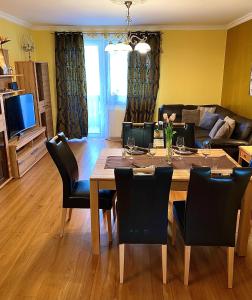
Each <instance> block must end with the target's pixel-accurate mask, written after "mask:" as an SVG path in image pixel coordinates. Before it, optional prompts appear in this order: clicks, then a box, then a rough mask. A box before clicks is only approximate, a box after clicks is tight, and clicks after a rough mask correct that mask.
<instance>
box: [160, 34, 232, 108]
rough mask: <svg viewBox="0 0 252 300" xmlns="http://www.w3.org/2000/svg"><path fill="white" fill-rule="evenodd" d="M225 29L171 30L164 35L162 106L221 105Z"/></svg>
mask: <svg viewBox="0 0 252 300" xmlns="http://www.w3.org/2000/svg"><path fill="white" fill-rule="evenodd" d="M225 44H226V31H225V30H204V31H201V30H193V31H189V30H183V31H182V30H177V31H175V30H168V31H164V32H163V34H162V54H161V63H160V86H159V93H158V99H157V106H156V110H157V109H158V107H159V106H160V105H161V104H169V103H183V104H211V103H216V104H220V102H221V91H222V78H223V69H224V59H225Z"/></svg>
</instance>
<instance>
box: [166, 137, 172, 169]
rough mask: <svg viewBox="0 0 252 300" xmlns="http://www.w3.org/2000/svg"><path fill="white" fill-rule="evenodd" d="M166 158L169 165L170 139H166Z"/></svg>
mask: <svg viewBox="0 0 252 300" xmlns="http://www.w3.org/2000/svg"><path fill="white" fill-rule="evenodd" d="M166 159H167V162H168V164H169V165H171V164H172V139H171V140H167V141H166Z"/></svg>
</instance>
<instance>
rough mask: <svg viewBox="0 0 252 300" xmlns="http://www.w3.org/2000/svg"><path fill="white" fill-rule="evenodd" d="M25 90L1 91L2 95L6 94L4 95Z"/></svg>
mask: <svg viewBox="0 0 252 300" xmlns="http://www.w3.org/2000/svg"><path fill="white" fill-rule="evenodd" d="M24 91H25V90H24V89H22V90H12V91H6V92H2V93H0V95H2V96H4V95H11V94H16V93H23V92H24Z"/></svg>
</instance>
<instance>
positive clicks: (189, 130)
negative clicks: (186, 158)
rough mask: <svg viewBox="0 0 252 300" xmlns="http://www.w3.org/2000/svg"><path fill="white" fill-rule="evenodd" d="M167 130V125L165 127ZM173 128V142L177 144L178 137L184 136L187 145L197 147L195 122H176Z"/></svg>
mask: <svg viewBox="0 0 252 300" xmlns="http://www.w3.org/2000/svg"><path fill="white" fill-rule="evenodd" d="M164 130H165V127H164ZM173 130H174V131H175V134H174V135H173V138H172V144H173V145H176V141H177V137H178V136H182V137H183V138H184V141H185V146H186V147H189V148H195V134H194V123H181V124H180V123H174V125H173ZM164 148H166V135H165V132H164Z"/></svg>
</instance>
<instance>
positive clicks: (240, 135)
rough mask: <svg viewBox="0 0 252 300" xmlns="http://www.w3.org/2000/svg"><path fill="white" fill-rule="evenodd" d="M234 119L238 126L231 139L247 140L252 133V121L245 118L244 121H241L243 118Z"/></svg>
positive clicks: (236, 117) (235, 117)
mask: <svg viewBox="0 0 252 300" xmlns="http://www.w3.org/2000/svg"><path fill="white" fill-rule="evenodd" d="M233 118H234V120H235V121H236V124H235V129H234V132H233V134H232V135H231V138H233V139H240V140H247V139H248V138H249V135H250V134H251V133H252V120H249V119H245V118H242V119H243V120H241V117H239V116H233Z"/></svg>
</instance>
